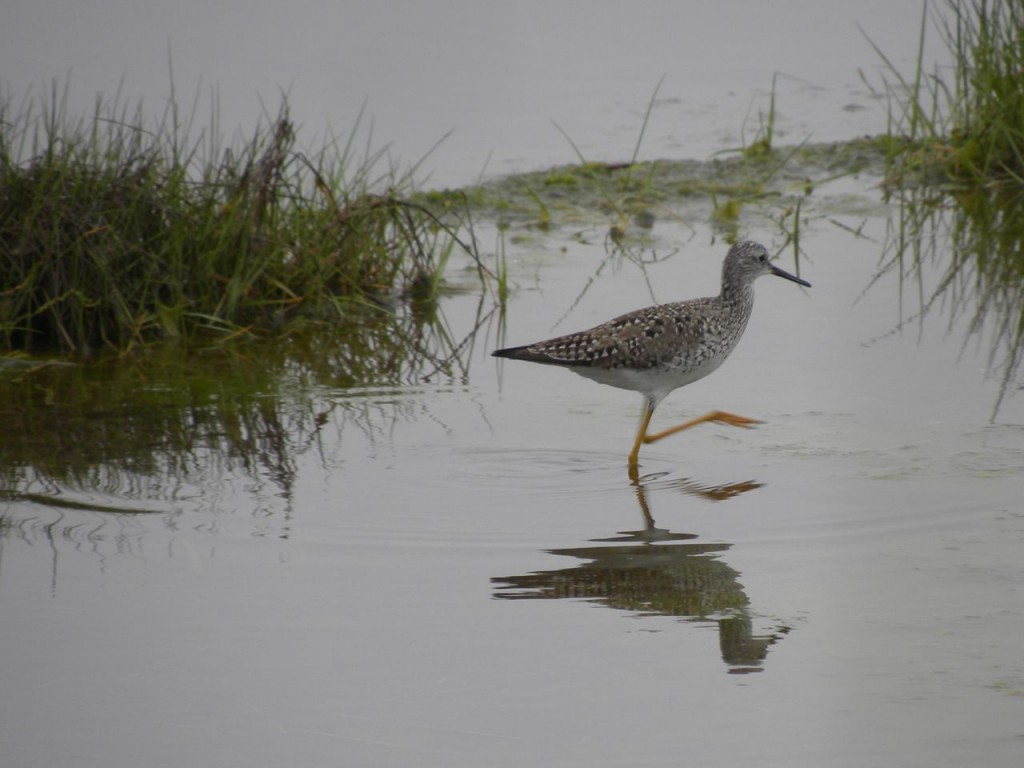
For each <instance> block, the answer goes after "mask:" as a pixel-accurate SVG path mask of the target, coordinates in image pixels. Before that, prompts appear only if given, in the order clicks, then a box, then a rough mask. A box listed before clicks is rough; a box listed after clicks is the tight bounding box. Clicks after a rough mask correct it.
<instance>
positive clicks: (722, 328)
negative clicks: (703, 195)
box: [492, 241, 810, 411]
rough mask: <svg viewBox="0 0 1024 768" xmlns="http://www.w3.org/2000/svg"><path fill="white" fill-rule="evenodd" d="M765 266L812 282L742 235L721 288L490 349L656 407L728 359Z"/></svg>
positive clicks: (725, 269)
mask: <svg viewBox="0 0 1024 768" xmlns="http://www.w3.org/2000/svg"><path fill="white" fill-rule="evenodd" d="M767 274H774V275H777V276H779V277H784V278H786V279H788V280H792V281H794V282H796V283H799V284H801V285H805V286H810V284H809V283H807V282H806V281H804V280H801V279H800V278H798V277H794V276H793V275H790V274H789V273H787V272H785V271H783V270H781V269H779V268H778V267H775V266H774V265H772V264H771V260H770V256H769V254H768V251H767V250H766V249H765V247H764V246H763V245H760V244H758V243H754V242H750V241H745V242H740V243H737V244H736V245H734V246H732V248H730V249H729V253H728V254H727V255H726V257H725V261H724V263H723V265H722V290H721V293H720V294H719V295H718V296H714V297H708V298H701V299H690V300H688V301H679V302H674V303H671V304H658V305H655V306H653V307H646V308H644V309H639V310H636V311H634V312H629V313H627V314H625V315H620V316H619V317H616V318H614V319H613V320H609V321H608V322H606V323H602V324H601V325H597V326H595V327H593V328H590V329H588V330H585V331H580V332H578V333H570V334H567V335H565V336H558V337H556V338H553V339H548V340H547V341H540V342H537V343H535V344H527V345H525V346H522V347H510V348H508V349H499V350H497V351H495V352H494V353H492V354H494V355H495V356H496V357H506V358H510V359H513V360H527V361H529V362H535V363H544V364H547V365H557V366H561V367H564V368H568V369H569V370H572V371H573V372H574V373H578V374H580V375H581V376H585V377H586V378H589V379H593V380H595V381H598V382H600V383H602V384H609V385H611V386H614V387H620V388H622V389H631V390H635V391H637V392H640V393H641V394H643V396H644V398H645V399H646V402H647V404H648V406H649V408H650V410H652V411H653V409H654V407H655V406H657V404H658V403H659V402H660V401H661V400H662V399H663V398H664V397H665V396H666V395H667V394H668V393H669V392H671V391H672V390H674V389H677V388H679V387H681V386H684V385H686V384H690V383H692V382H694V381H697V380H698V379H701V378H703V377H704V376H707V375H708V374H709V373H711V372H712V371H714V370H715V369H716V368H718V367H719V366H720V365H721V364H722V363H723V362H725V359H726V358H727V357H728V356H729V353H730V352H732V350H733V348H734V347H735V346H736V344H737V342H739V340H740V337H741V336H742V335H743V331H744V329H746V327H747V321H748V320H749V319H750V313H751V310H752V309H753V307H754V280H756V279H757V278H758V277H760V276H761V275H767Z"/></svg>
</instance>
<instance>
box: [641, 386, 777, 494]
mask: <svg viewBox="0 0 1024 768" xmlns="http://www.w3.org/2000/svg"><path fill="white" fill-rule="evenodd" d="M653 415H654V408H653V407H652V406H651V404H650V403H649V402H644V413H643V416H642V417H641V418H640V429H638V430H637V433H636V440H635V441H634V442H633V450H631V451H630V452H629V471H630V477H631V478H633V479H636V478H635V477H634V475H635V474H636V468H637V465H638V464H639V461H640V446H641V445H645V444H647V443H654V442H657V441H658V440H661V439H662V438H663V437H668V436H669V435H674V434H675V433H676V432H682V431H683V430H684V429H689V428H690V427H695V426H697V425H698V424H703V423H704V422H706V421H717V422H719V423H721V424H730V425H732V426H734V427H743V428H744V429H750V428H751V427H752V426H754V425H755V424H760V423H761V422H760V421H758V420H757V419H748V418H747V417H746V416H737V415H736V414H734V413H727V412H725V411H711V412H710V413H705V414H704V415H703V416H698V417H697V418H696V419H690V421H685V422H683V423H682V424H677V425H676V426H674V427H669V428H668V429H664V430H662V431H661V432H655V433H654V434H653V435H648V434H647V428H648V427H649V426H650V425H651V417H652V416H653Z"/></svg>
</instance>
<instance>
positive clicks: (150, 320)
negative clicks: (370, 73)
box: [0, 86, 489, 354]
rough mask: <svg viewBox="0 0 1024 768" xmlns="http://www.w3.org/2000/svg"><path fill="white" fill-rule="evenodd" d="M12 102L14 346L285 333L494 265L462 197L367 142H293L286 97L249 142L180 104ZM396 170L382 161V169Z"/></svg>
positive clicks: (4, 169) (8, 179)
mask: <svg viewBox="0 0 1024 768" xmlns="http://www.w3.org/2000/svg"><path fill="white" fill-rule="evenodd" d="M65 104H66V92H63V93H62V92H61V91H60V90H59V89H58V88H57V87H56V86H54V88H53V90H52V92H51V93H50V94H49V96H48V99H47V100H46V101H45V102H43V103H42V104H41V105H35V104H32V103H22V104H18V105H15V104H12V103H11V102H10V101H5V102H0V349H8V350H12V349H16V350H25V351H43V350H46V351H52V350H57V351H60V352H63V353H69V354H86V353H89V352H96V351H101V350H113V351H119V352H120V351H125V350H129V349H131V348H132V347H134V346H137V345H140V344H142V345H144V344H147V343H150V342H153V341H155V340H159V339H168V338H171V339H185V340H189V339H195V338H197V337H206V336H209V335H211V334H212V335H213V336H215V337H216V338H218V339H226V338H231V337H233V336H237V335H248V334H254V333H255V334H260V333H267V332H273V331H275V330H277V329H280V328H281V327H282V326H284V325H285V324H288V323H292V322H295V321H298V320H303V321H307V320H314V321H318V320H336V319H337V318H338V317H340V316H342V315H343V314H345V313H346V312H347V311H348V310H349V308H350V307H351V306H352V305H354V304H357V305H366V304H371V305H377V306H384V305H387V304H388V303H389V302H393V301H395V300H400V299H402V298H403V297H404V298H415V299H417V300H423V299H429V298H431V297H436V295H437V292H438V290H439V289H440V287H441V282H442V280H441V277H442V274H443V270H444V266H445V263H446V261H447V259H448V257H449V256H450V255H451V254H452V253H453V251H454V250H455V249H460V250H463V251H465V252H466V253H467V254H468V255H469V257H470V258H472V259H474V260H475V261H476V263H477V265H478V270H479V274H480V277H481V279H485V278H487V277H489V271H488V270H487V268H486V267H484V265H483V264H482V263H481V262H480V259H479V256H478V254H477V252H476V250H475V245H474V241H473V239H472V232H471V231H468V229H467V227H468V224H467V222H469V219H468V214H466V212H465V207H464V206H463V205H462V204H461V202H460V198H459V197H458V196H449V197H447V198H446V199H445V205H444V206H441V207H440V208H435V207H434V206H432V205H431V202H430V200H428V199H427V198H425V197H423V196H418V195H417V194H416V191H415V189H414V184H413V179H412V170H410V171H407V172H405V173H399V172H398V171H396V170H394V169H393V168H392V167H390V166H389V165H388V164H387V163H386V160H387V158H386V155H385V154H383V153H381V152H378V153H373V152H371V151H370V150H365V151H364V152H363V153H361V154H360V153H359V152H357V149H356V146H355V143H354V141H355V139H354V137H355V136H356V135H358V133H359V130H358V127H359V126H358V123H359V120H358V119H357V121H356V125H355V127H354V128H353V130H352V132H351V133H350V136H349V138H348V139H347V140H346V141H341V140H338V139H336V138H330V139H328V140H327V141H325V142H324V143H323V145H322V146H321V147H320V148H319V149H318V150H316V151H315V152H309V151H307V150H304V149H301V148H297V137H296V129H295V126H294V125H293V123H292V121H291V120H290V118H289V115H288V107H287V104H286V103H282V105H281V108H280V112H279V114H278V115H277V116H276V117H273V118H268V119H266V120H265V121H264V122H262V123H261V124H260V125H259V126H258V127H257V128H256V129H255V131H254V132H253V134H252V136H251V137H250V138H249V139H248V140H246V141H244V142H241V144H240V145H238V146H231V147H224V146H222V144H221V141H220V138H219V136H218V135H217V128H216V125H215V124H214V125H211V126H210V127H209V128H208V129H206V130H204V131H202V132H200V133H199V135H198V138H193V135H194V133H195V131H194V126H193V125H192V124H191V123H190V122H189V121H187V120H183V119H182V118H181V115H180V112H179V110H178V107H177V106H176V105H175V104H174V103H173V102H172V103H171V105H170V106H169V107H168V108H167V110H166V111H165V112H164V113H163V114H162V115H160V116H158V118H157V119H156V120H155V122H154V121H151V120H150V119H149V118H148V117H147V116H146V115H145V114H144V113H143V111H142V109H141V108H138V109H135V110H130V109H128V108H126V107H125V106H124V105H121V104H119V103H118V102H117V100H116V99H115V100H113V101H105V100H102V99H101V100H99V101H98V103H97V105H96V108H95V111H94V113H93V114H92V115H91V116H90V117H88V118H79V119H76V118H73V117H72V116H71V115H69V114H68V113H67V110H66V107H65ZM382 166H385V167H384V169H383V170H380V168H381V167H382Z"/></svg>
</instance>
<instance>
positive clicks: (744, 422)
mask: <svg viewBox="0 0 1024 768" xmlns="http://www.w3.org/2000/svg"><path fill="white" fill-rule="evenodd" d="M648 421H650V419H649V418H648ZM705 421H717V422H719V423H720V424H730V425H731V426H734V427H743V428H744V429H750V428H751V427H752V426H754V425H755V424H760V423H761V422H760V421H758V420H757V419H748V418H747V417H746V416H737V415H736V414H734V413H726V412H725V411H711V412H710V413H705V414H704V415H703V416H698V417H697V418H696V419H690V421H684V422H683V423H682V424H677V425H676V426H674V427H669V428H668V429H665V430H662V431H661V432H655V433H654V434H653V435H647V434H645V435H644V437H643V442H645V443H654V442H657V441H658V440H661V438H663V437H668V436H669V435H674V434H675V433H676V432H682V431H683V430H684V429H689V428H690V427H695V426H697V425H698V424H703V423H704V422H705Z"/></svg>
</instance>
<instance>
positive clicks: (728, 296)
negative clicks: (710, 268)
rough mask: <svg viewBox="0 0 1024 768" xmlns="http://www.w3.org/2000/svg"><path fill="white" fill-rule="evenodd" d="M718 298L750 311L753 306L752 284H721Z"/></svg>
mask: <svg viewBox="0 0 1024 768" xmlns="http://www.w3.org/2000/svg"><path fill="white" fill-rule="evenodd" d="M720 298H721V300H722V302H723V303H724V304H728V305H730V306H734V307H737V308H742V309H743V310H744V311H746V312H750V309H751V308H752V307H753V306H754V286H753V285H752V284H751V283H746V284H744V285H739V286H737V285H735V284H730V283H726V284H724V285H723V286H722V293H721V295H720Z"/></svg>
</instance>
